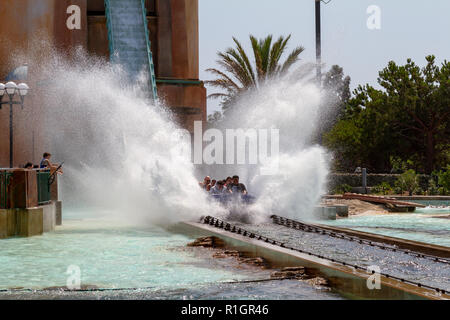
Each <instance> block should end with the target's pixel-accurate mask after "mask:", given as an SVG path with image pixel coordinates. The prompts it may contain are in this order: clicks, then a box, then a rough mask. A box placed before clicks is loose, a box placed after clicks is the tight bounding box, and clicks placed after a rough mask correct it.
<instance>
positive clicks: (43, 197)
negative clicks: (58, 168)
mask: <svg viewBox="0 0 450 320" xmlns="http://www.w3.org/2000/svg"><path fill="white" fill-rule="evenodd" d="M49 179H50V171H38V172H37V188H38V204H44V203H47V202H50V184H49Z"/></svg>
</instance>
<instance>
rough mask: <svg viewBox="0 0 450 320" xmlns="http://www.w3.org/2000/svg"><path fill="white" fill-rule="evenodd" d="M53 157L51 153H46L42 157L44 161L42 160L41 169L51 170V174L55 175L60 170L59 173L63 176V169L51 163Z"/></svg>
mask: <svg viewBox="0 0 450 320" xmlns="http://www.w3.org/2000/svg"><path fill="white" fill-rule="evenodd" d="M51 156H52V155H51V154H50V153H48V152H45V153H44V154H43V155H42V160H41V163H40V165H39V168H41V169H50V172H51V173H53V172H54V171H55V170H58V173H59V174H62V173H63V171H62V169H61V168H59V169H58V165H56V164H52V163H51V162H50V158H51Z"/></svg>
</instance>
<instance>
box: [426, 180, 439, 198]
mask: <svg viewBox="0 0 450 320" xmlns="http://www.w3.org/2000/svg"><path fill="white" fill-rule="evenodd" d="M427 194H428V195H429V196H435V195H437V194H439V189H438V187H437V185H436V181H434V179H430V180H428V190H427Z"/></svg>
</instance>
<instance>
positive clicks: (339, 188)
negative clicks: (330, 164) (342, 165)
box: [333, 183, 352, 194]
mask: <svg viewBox="0 0 450 320" xmlns="http://www.w3.org/2000/svg"><path fill="white" fill-rule="evenodd" d="M333 192H334V194H343V193H346V192H352V186H350V185H348V184H346V183H344V184H341V185H339V186H337V187H336V188H335V189H334V191H333Z"/></svg>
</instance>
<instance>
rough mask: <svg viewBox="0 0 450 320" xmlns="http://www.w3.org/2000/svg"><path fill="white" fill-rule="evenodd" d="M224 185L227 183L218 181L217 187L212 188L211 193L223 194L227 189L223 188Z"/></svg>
mask: <svg viewBox="0 0 450 320" xmlns="http://www.w3.org/2000/svg"><path fill="white" fill-rule="evenodd" d="M224 184H225V183H224V182H223V181H222V180H221V181H218V182H217V183H216V185H215V186H214V187H212V188H211V191H210V193H211V194H223V193H224V191H225V190H226V189H225V188H224V187H223V185H224Z"/></svg>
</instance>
